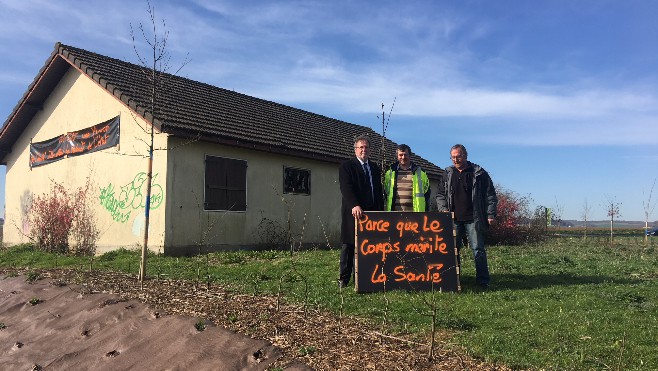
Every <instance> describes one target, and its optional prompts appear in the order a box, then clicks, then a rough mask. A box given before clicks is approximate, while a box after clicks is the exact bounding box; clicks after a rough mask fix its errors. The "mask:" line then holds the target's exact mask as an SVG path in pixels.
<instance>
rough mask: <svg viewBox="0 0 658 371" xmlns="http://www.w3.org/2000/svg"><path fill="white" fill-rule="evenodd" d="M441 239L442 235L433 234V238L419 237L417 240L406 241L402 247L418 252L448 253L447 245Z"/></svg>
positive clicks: (405, 249) (407, 250) (408, 250)
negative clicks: (405, 244)
mask: <svg viewBox="0 0 658 371" xmlns="http://www.w3.org/2000/svg"><path fill="white" fill-rule="evenodd" d="M442 241H443V237H440V236H439V235H438V234H437V235H434V238H432V237H430V238H425V237H420V241H419V242H411V243H408V244H407V246H406V247H405V248H404V251H406V252H413V253H419V254H425V253H430V254H433V253H435V252H440V253H441V254H447V253H448V245H446V243H445V242H442Z"/></svg>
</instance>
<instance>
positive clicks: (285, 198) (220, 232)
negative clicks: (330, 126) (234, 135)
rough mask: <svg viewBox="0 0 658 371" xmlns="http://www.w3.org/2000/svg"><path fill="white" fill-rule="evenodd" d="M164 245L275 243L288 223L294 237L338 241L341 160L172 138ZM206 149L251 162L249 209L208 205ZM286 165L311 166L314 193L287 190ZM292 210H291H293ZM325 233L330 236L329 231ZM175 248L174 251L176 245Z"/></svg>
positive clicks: (181, 249)
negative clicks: (211, 208)
mask: <svg viewBox="0 0 658 371" xmlns="http://www.w3.org/2000/svg"><path fill="white" fill-rule="evenodd" d="M170 148H174V149H173V150H171V151H169V169H168V173H169V174H170V175H172V176H171V177H170V178H169V179H168V184H167V188H168V189H169V197H168V198H167V211H166V215H167V217H166V239H165V246H166V247H165V249H169V248H171V249H172V253H176V254H181V253H189V252H190V251H194V250H197V252H198V251H203V250H205V249H217V248H236V247H246V248H253V247H259V246H261V245H266V246H271V243H272V242H275V241H276V237H277V236H280V235H281V234H282V233H284V231H286V230H287V228H288V221H290V225H291V229H292V233H293V236H294V241H295V243H299V242H300V241H301V242H302V243H304V244H305V245H314V244H315V245H322V246H326V244H327V238H328V239H329V240H330V241H331V243H332V244H333V246H336V245H335V243H336V242H337V241H338V239H339V231H340V190H339V187H338V164H336V163H326V162H320V161H312V160H305V159H300V158H296V157H291V156H283V155H276V154H272V153H265V152H258V151H253V150H247V149H241V148H235V147H228V146H223V145H217V144H211V143H203V142H196V143H191V144H187V145H184V146H181V140H180V139H176V138H170ZM206 155H210V156H218V157H225V158H231V159H239V160H244V161H246V162H247V166H248V167H247V210H246V211H244V212H240V211H205V210H204V207H203V201H204V171H205V170H204V167H205V164H204V159H205V156H206ZM284 166H287V167H295V168H303V169H308V170H310V172H311V195H310V196H307V195H295V194H283V169H284ZM289 212H290V216H288V213H289ZM325 235H326V237H325ZM174 250H175V251H174Z"/></svg>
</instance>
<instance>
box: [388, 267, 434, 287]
mask: <svg viewBox="0 0 658 371" xmlns="http://www.w3.org/2000/svg"><path fill="white" fill-rule="evenodd" d="M441 268H443V264H428V265H427V270H426V271H425V272H423V273H413V272H405V271H404V266H402V265H401V266H399V267H395V269H394V270H393V272H394V273H395V275H396V278H395V281H397V282H399V281H409V282H419V281H422V282H434V283H439V282H441V280H442V278H441V272H440V270H441Z"/></svg>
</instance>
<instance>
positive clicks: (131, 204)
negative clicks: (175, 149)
mask: <svg viewBox="0 0 658 371" xmlns="http://www.w3.org/2000/svg"><path fill="white" fill-rule="evenodd" d="M157 177H158V174H155V175H153V178H152V179H151V202H150V205H151V207H150V209H151V210H155V209H157V208H158V207H160V205H161V204H162V201H163V200H164V196H163V192H162V187H161V186H160V185H159V184H157V183H155V180H156V178H157ZM147 178H148V177H147V176H146V173H144V172H141V173H138V174H137V175H135V177H134V178H133V180H132V181H131V182H129V183H128V184H126V185H124V186H121V187H120V191H119V194H118V195H116V194H115V191H114V185H112V183H110V184H108V186H107V187H104V188H101V189H100V191H101V194H100V197H99V199H100V203H101V206H103V208H104V209H105V210H107V211H108V212H109V213H110V214H111V215H112V219H114V221H117V222H120V223H125V222H127V221H128V219H130V214H131V213H132V210H137V209H144V208H145V207H146V203H145V200H146V196H145V195H146V185H147V183H146V180H147Z"/></svg>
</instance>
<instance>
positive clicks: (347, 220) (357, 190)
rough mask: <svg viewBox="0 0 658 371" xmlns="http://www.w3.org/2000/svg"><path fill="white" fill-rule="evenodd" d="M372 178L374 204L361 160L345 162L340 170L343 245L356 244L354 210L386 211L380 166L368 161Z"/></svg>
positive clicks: (353, 159) (341, 235) (355, 159)
mask: <svg viewBox="0 0 658 371" xmlns="http://www.w3.org/2000/svg"><path fill="white" fill-rule="evenodd" d="M368 164H369V165H370V172H371V176H372V186H373V191H374V202H373V201H372V200H370V199H369V197H367V195H368V189H367V188H366V187H368V188H370V183H369V181H368V180H367V179H366V176H365V173H364V172H363V167H362V166H361V163H360V162H359V160H358V159H357V158H356V157H354V158H352V159H350V160H347V161H345V162H343V163H342V164H341V165H340V167H339V168H338V181H339V183H340V193H341V194H342V195H343V201H342V205H341V217H342V222H341V228H340V240H341V242H342V243H348V244H354V217H353V216H352V208H354V207H355V206H357V205H358V206H361V208H362V209H363V210H365V211H382V210H384V197H383V195H382V173H381V170H380V169H379V166H377V164H375V163H374V162H373V161H368Z"/></svg>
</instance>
